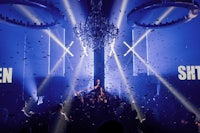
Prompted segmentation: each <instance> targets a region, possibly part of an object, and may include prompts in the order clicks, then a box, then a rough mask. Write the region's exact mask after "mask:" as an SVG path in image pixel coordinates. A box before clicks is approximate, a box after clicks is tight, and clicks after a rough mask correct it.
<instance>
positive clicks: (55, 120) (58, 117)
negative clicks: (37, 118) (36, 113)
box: [49, 103, 69, 133]
mask: <svg viewBox="0 0 200 133" xmlns="http://www.w3.org/2000/svg"><path fill="white" fill-rule="evenodd" d="M68 122H69V119H68V117H67V116H66V114H65V113H64V112H63V104H61V103H60V104H58V105H57V107H56V110H55V112H53V113H52V114H51V115H50V119H49V133H66V130H67V124H68Z"/></svg>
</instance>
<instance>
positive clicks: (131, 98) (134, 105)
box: [113, 52, 142, 120]
mask: <svg viewBox="0 0 200 133" xmlns="http://www.w3.org/2000/svg"><path fill="white" fill-rule="evenodd" d="M113 55H114V58H115V61H116V64H117V67H118V70H119V73H120V75H121V77H122V81H123V83H124V85H125V89H126V92H127V95H128V99H129V101H130V103H131V107H132V110H134V109H135V110H136V111H137V113H138V117H139V119H140V120H142V113H141V111H140V110H139V108H138V107H137V104H136V102H135V99H134V97H133V94H132V92H131V90H130V88H131V87H130V86H129V83H128V81H127V78H126V77H125V74H124V72H123V69H122V66H121V64H120V61H119V59H118V57H117V54H116V53H115V52H114V53H113Z"/></svg>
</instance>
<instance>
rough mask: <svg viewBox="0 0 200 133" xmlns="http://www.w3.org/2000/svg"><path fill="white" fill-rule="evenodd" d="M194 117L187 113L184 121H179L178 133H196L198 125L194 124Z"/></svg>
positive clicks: (192, 114)
mask: <svg viewBox="0 0 200 133" xmlns="http://www.w3.org/2000/svg"><path fill="white" fill-rule="evenodd" d="M195 119H196V115H195V114H194V113H192V112H188V113H187V116H186V119H185V120H182V121H181V126H180V127H179V128H180V132H181V133H198V125H197V124H196V122H195Z"/></svg>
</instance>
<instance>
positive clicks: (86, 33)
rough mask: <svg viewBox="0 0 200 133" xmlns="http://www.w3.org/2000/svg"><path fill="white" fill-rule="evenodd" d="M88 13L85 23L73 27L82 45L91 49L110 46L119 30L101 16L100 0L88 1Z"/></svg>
mask: <svg viewBox="0 0 200 133" xmlns="http://www.w3.org/2000/svg"><path fill="white" fill-rule="evenodd" d="M90 7H91V9H90V13H89V16H88V17H87V18H86V21H85V22H81V23H79V24H78V25H76V26H75V27H74V32H75V34H76V36H77V37H80V38H81V40H82V42H83V45H84V46H87V47H89V48H92V49H94V50H95V49H101V48H103V47H105V46H106V45H110V44H111V43H112V42H113V40H114V39H115V38H116V37H117V35H118V32H119V29H118V28H117V27H115V26H114V24H113V23H112V24H110V23H109V19H108V18H106V17H104V16H103V14H102V0H99V1H97V0H91V1H90Z"/></svg>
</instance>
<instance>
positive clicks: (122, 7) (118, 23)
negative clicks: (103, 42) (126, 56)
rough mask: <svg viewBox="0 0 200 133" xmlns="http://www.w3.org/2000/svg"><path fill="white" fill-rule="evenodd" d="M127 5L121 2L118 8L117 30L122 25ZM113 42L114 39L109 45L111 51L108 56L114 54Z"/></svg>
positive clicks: (125, 1)
mask: <svg viewBox="0 0 200 133" xmlns="http://www.w3.org/2000/svg"><path fill="white" fill-rule="evenodd" d="M127 3H128V0H123V2H122V4H121V7H120V13H119V17H118V19H117V28H118V29H120V27H121V23H122V19H123V17H124V12H125V10H126V7H127ZM115 41H116V39H115V38H114V40H113V42H112V43H111V46H110V47H111V50H110V54H109V55H110V56H111V55H112V53H114V52H115V50H114V47H115Z"/></svg>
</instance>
